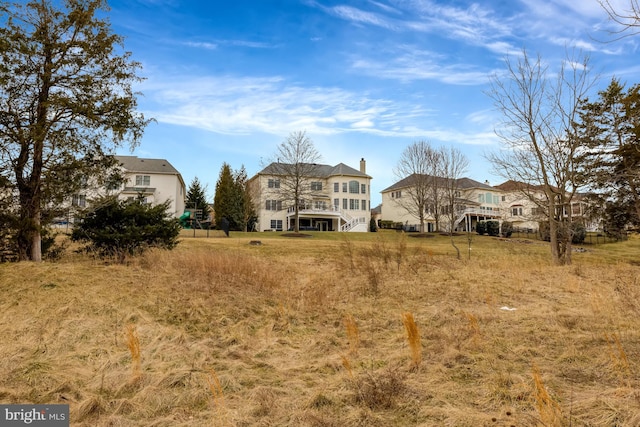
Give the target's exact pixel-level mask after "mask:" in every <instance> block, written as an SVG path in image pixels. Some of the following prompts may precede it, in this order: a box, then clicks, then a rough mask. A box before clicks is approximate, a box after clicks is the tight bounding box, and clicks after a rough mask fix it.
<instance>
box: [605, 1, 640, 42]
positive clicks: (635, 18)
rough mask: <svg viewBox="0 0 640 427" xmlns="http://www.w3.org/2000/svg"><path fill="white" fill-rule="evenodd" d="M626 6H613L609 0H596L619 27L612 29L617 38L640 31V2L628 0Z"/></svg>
mask: <svg viewBox="0 0 640 427" xmlns="http://www.w3.org/2000/svg"><path fill="white" fill-rule="evenodd" d="M628 2H629V5H628V6H627V8H618V7H614V5H612V4H611V1H610V0H598V3H600V5H601V6H602V8H603V9H604V10H605V11H606V12H607V15H609V19H611V20H612V21H613V22H615V23H616V24H617V25H618V26H619V27H620V29H618V30H616V31H613V34H615V35H616V36H617V39H618V40H619V39H621V38H624V37H629V36H634V35H637V34H638V33H640V3H639V2H638V0H628Z"/></svg>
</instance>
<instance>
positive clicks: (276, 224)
mask: <svg viewBox="0 0 640 427" xmlns="http://www.w3.org/2000/svg"><path fill="white" fill-rule="evenodd" d="M271 229H272V230H276V231H282V220H281V219H272V220H271Z"/></svg>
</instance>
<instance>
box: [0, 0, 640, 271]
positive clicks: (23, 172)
mask: <svg viewBox="0 0 640 427" xmlns="http://www.w3.org/2000/svg"><path fill="white" fill-rule="evenodd" d="M628 1H629V5H630V6H629V8H627V9H623V10H616V9H615V8H614V7H613V5H612V4H611V3H610V2H609V1H608V0H602V1H600V4H601V5H602V7H603V8H604V9H605V10H606V11H607V12H608V13H609V16H610V17H611V18H612V19H613V21H614V22H618V23H619V24H620V25H621V28H622V30H621V32H620V36H621V37H633V36H635V35H636V34H637V30H638V28H640V24H639V23H640V10H639V8H638V6H637V1H636V0H628ZM107 9H108V7H107V4H106V2H105V1H104V0H64V1H62V2H54V1H51V0H29V1H26V2H22V3H15V2H6V1H2V0H0V245H9V246H11V247H12V248H14V249H15V251H16V253H17V256H18V258H19V259H20V260H33V261H40V260H41V259H42V252H43V242H46V241H47V234H46V233H47V232H48V225H49V224H50V222H51V220H52V219H53V218H55V217H56V216H59V214H60V206H61V205H62V202H63V201H64V200H65V198H67V197H68V196H69V195H70V194H74V193H75V192H76V191H77V190H78V189H79V188H81V187H82V185H83V183H84V182H86V179H87V178H91V179H93V180H95V182H97V183H104V184H107V183H108V181H109V180H110V179H111V176H110V174H109V171H112V170H113V167H114V166H115V159H114V157H113V153H114V152H115V149H116V148H119V147H122V146H129V147H130V148H131V149H133V148H135V147H136V146H137V145H138V144H139V142H140V139H141V137H142V134H143V131H144V129H145V127H146V126H147V125H148V124H149V123H150V121H151V119H149V118H146V117H145V116H144V115H143V114H142V113H140V112H139V111H137V96H138V94H137V93H136V92H135V91H134V90H133V85H134V84H135V83H137V82H139V81H140V80H142V78H141V77H140V75H139V72H140V69H141V65H140V64H139V63H137V62H136V61H134V60H132V58H131V53H130V52H127V51H125V50H123V38H122V37H121V36H119V35H117V34H115V33H113V31H112V30H111V25H110V23H109V20H108V18H106V17H104V16H105V12H106V11H107ZM625 31H626V33H625ZM590 69H591V64H590V63H589V59H588V58H587V57H581V56H579V55H576V56H569V57H567V58H566V59H565V60H564V61H562V64H561V65H560V67H559V68H557V69H553V70H551V69H549V67H548V65H547V64H546V63H545V62H544V61H543V60H542V58H540V57H531V56H530V55H529V54H528V53H527V52H526V51H523V54H522V55H520V56H518V57H517V60H515V61H512V60H507V61H506V72H505V73H504V74H502V73H501V74H498V75H495V76H494V77H493V78H492V83H491V88H490V90H489V92H488V95H489V96H490V97H491V99H492V100H493V101H494V104H495V106H496V109H497V110H498V111H499V112H500V113H501V118H502V123H501V124H500V125H499V126H498V128H497V129H496V131H497V133H498V135H499V137H500V138H501V141H502V146H501V149H500V150H499V151H497V152H495V153H493V154H490V155H489V156H488V157H489V159H490V160H491V162H492V164H493V168H494V171H495V172H496V173H497V174H498V175H501V176H503V177H505V178H507V179H511V180H516V181H519V182H522V183H524V184H526V186H525V187H523V188H533V186H537V188H538V189H541V190H542V193H543V194H544V198H542V199H539V198H537V197H534V195H533V194H530V197H531V200H532V202H534V203H538V204H539V206H540V208H541V210H543V211H544V212H546V215H547V217H548V219H549V224H550V235H551V237H550V239H551V254H552V259H553V260H554V262H556V263H559V264H568V263H570V262H571V240H570V239H568V237H567V236H570V232H568V231H567V230H570V224H571V221H572V218H571V214H570V213H569V215H568V216H567V215H563V214H562V212H564V211H565V209H566V207H568V206H570V204H571V202H572V200H573V199H574V198H575V197H576V195H577V194H578V193H579V192H583V191H586V190H589V192H590V194H591V197H593V198H594V200H596V201H597V203H596V204H595V206H597V207H598V208H599V212H597V213H598V214H600V215H601V216H602V217H603V218H604V220H605V225H606V227H607V229H608V230H611V231H615V230H620V229H623V228H627V227H629V226H633V227H636V228H637V227H639V226H640V218H639V217H640V177H639V174H638V166H639V165H640V155H639V154H638V153H640V142H639V140H638V138H639V137H640V125H639V124H638V123H640V108H639V107H638V105H639V102H638V92H639V88H638V85H637V84H636V85H633V84H632V85H631V86H629V87H628V88H626V84H625V83H624V82H621V81H619V80H618V79H615V78H614V79H613V80H612V81H611V82H610V83H609V84H608V87H607V88H606V89H605V90H602V91H600V92H598V94H597V96H595V97H594V96H590V95H591V94H592V93H593V88H594V87H595V85H596V82H597V79H596V78H595V77H594V76H592V75H591V74H590ZM294 136H295V135H294ZM298 136H300V135H298ZM302 136H303V137H304V134H302ZM294 139H295V138H294ZM302 148H304V146H303V147H302ZM293 154H295V153H293ZM311 154H313V152H312V153H311ZM307 157H309V156H307ZM311 157H313V156H311ZM291 158H293V159H296V157H295V156H292V157H291ZM300 158H301V159H302V160H304V159H305V157H304V156H302V157H300ZM278 163H280V162H278ZM283 163H285V162H283ZM305 163H313V162H305V161H299V162H298V161H295V162H293V163H291V162H289V164H294V165H295V164H299V165H303V164H305ZM294 173H297V172H295V171H294ZM292 176H294V175H292ZM243 183H246V173H244V172H243V170H242V169H241V170H240V171H236V172H233V171H231V169H230V168H225V167H223V170H222V171H221V174H220V179H219V180H218V184H217V188H216V196H215V197H214V205H216V204H218V205H219V208H218V207H216V209H215V216H216V221H218V220H220V221H221V220H222V218H226V220H227V221H229V222H230V224H231V225H233V227H234V228H237V229H243V228H244V229H246V228H247V227H248V226H249V224H250V218H251V217H252V215H253V214H252V213H251V212H250V210H249V206H250V205H251V203H247V202H246V200H248V196H250V195H249V194H247V193H246V191H247V186H246V185H244V186H242V184H243ZM297 185H302V182H301V181H299V182H298V183H297V184H295V185H294V187H292V188H296V186H297ZM218 187H219V191H218ZM241 187H242V188H241ZM299 188H304V186H303V187H299ZM216 199H217V200H218V203H216ZM294 204H295V203H294ZM569 212H570V209H569ZM297 223H298V221H296V224H297Z"/></svg>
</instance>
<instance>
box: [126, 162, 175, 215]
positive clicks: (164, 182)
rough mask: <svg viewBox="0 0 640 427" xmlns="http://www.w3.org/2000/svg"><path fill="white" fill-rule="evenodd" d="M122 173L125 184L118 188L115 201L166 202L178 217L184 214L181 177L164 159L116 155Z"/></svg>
mask: <svg viewBox="0 0 640 427" xmlns="http://www.w3.org/2000/svg"><path fill="white" fill-rule="evenodd" d="M115 158H116V160H117V161H118V163H119V164H120V166H121V167H122V171H123V173H124V178H125V180H124V184H123V185H122V186H121V187H120V188H119V189H117V190H116V191H117V192H118V198H120V199H130V200H133V199H135V198H138V197H143V198H144V200H145V201H146V202H147V203H151V204H154V205H156V204H160V203H164V202H165V201H167V200H169V201H170V205H169V210H170V211H171V213H172V214H173V215H174V216H175V217H176V218H177V217H179V216H180V215H182V214H183V213H184V208H185V197H186V186H185V183H184V180H183V179H182V175H181V174H180V172H178V170H177V169H176V168H174V167H173V165H171V163H169V162H168V161H167V160H165V159H146V158H142V157H137V156H115Z"/></svg>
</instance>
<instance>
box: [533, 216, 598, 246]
mask: <svg viewBox="0 0 640 427" xmlns="http://www.w3.org/2000/svg"><path fill="white" fill-rule="evenodd" d="M560 232H562V231H560ZM538 234H539V236H540V240H544V241H546V242H549V241H551V231H550V227H549V221H540V223H539V227H538ZM586 237H587V229H586V228H585V226H584V224H583V223H582V222H572V223H571V243H573V244H580V243H583V242H584V239H585V238H586Z"/></svg>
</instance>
